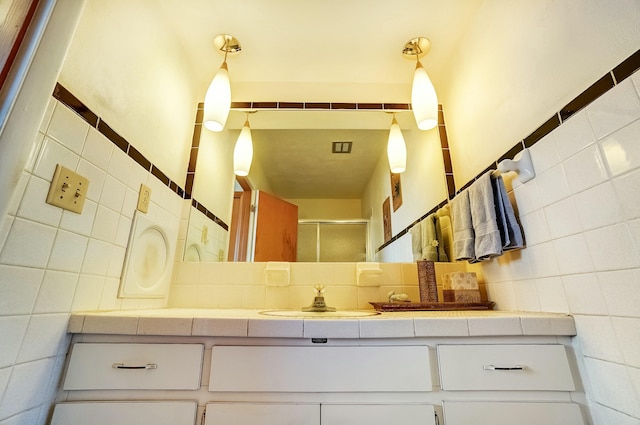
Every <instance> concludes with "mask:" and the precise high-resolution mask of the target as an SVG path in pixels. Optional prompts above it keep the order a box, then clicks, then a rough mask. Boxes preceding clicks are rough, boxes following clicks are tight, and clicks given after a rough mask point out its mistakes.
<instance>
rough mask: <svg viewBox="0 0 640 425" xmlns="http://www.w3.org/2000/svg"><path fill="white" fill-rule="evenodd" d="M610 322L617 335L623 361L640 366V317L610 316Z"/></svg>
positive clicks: (633, 365)
mask: <svg viewBox="0 0 640 425" xmlns="http://www.w3.org/2000/svg"><path fill="white" fill-rule="evenodd" d="M611 324H612V327H613V330H614V332H615V334H616V335H617V337H618V343H619V345H620V350H621V351H622V356H623V358H624V362H625V363H626V364H627V365H629V366H632V367H636V368H638V367H640V338H639V336H640V333H639V332H640V318H630V317H611Z"/></svg>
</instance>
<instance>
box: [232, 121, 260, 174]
mask: <svg viewBox="0 0 640 425" xmlns="http://www.w3.org/2000/svg"><path fill="white" fill-rule="evenodd" d="M253 112H256V111H253ZM249 114H250V112H247V119H246V120H245V122H244V125H243V126H242V130H240V135H239V136H238V140H237V141H236V147H235V148H234V149H233V172H234V173H235V174H236V176H248V175H249V170H250V169H251V161H252V160H253V140H252V138H251V127H249Z"/></svg>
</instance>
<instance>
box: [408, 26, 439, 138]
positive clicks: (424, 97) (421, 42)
mask: <svg viewBox="0 0 640 425" xmlns="http://www.w3.org/2000/svg"><path fill="white" fill-rule="evenodd" d="M430 49H431V42H430V41H429V39H428V38H426V37H417V38H414V39H412V40H409V41H408V42H407V44H405V45H404V48H403V49H402V55H403V56H404V57H405V58H407V59H412V58H413V57H415V58H416V70H415V71H414V73H413V86H412V88H411V109H413V116H414V117H415V119H416V123H417V125H418V128H419V129H420V130H431V129H432V128H434V127H435V126H436V125H438V97H437V95H436V90H435V89H434V88H433V83H431V79H430V78H429V75H427V71H425V69H424V67H423V66H422V64H421V63H420V58H421V57H422V56H424V55H426V54H427V53H428V52H429V50H430Z"/></svg>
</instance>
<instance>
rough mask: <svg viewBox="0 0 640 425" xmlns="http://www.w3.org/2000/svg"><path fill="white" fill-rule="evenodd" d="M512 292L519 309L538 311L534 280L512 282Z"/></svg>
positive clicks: (536, 289) (538, 305)
mask: <svg viewBox="0 0 640 425" xmlns="http://www.w3.org/2000/svg"><path fill="white" fill-rule="evenodd" d="M513 294H514V295H515V297H516V302H517V303H518V310H519V311H540V301H539V300H538V288H537V287H536V283H535V281H534V280H519V281H516V282H513Z"/></svg>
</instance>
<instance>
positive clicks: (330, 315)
mask: <svg viewBox="0 0 640 425" xmlns="http://www.w3.org/2000/svg"><path fill="white" fill-rule="evenodd" d="M260 314H264V315H265V316H279V317H295V318H305V319H346V318H357V317H367V316H375V315H376V314H380V313H379V312H377V311H374V310H371V311H354V310H345V311H323V312H317V311H299V310H265V311H261V312H260Z"/></svg>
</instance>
